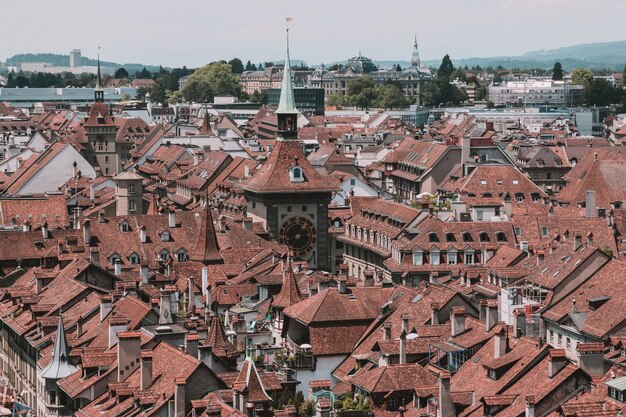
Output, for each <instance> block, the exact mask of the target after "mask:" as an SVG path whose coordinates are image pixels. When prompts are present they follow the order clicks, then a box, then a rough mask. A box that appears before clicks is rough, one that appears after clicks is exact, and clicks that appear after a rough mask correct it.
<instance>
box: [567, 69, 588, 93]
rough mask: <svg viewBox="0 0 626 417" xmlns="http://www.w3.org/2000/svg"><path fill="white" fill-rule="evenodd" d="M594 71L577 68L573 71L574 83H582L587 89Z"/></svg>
mask: <svg viewBox="0 0 626 417" xmlns="http://www.w3.org/2000/svg"><path fill="white" fill-rule="evenodd" d="M592 78H593V73H592V72H591V70H590V69H587V68H576V69H575V70H574V71H572V84H576V85H582V86H583V87H585V89H586V88H587V87H588V86H589V83H590V82H591V80H592Z"/></svg>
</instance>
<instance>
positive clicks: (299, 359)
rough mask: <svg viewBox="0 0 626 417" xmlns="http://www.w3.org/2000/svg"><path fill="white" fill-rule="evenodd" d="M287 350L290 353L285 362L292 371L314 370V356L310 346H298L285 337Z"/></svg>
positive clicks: (305, 344) (304, 344)
mask: <svg viewBox="0 0 626 417" xmlns="http://www.w3.org/2000/svg"><path fill="white" fill-rule="evenodd" d="M285 343H286V345H287V350H288V351H289V352H290V353H291V355H290V356H289V358H288V359H287V362H288V364H289V366H290V367H292V368H294V369H311V370H312V371H314V370H315V363H316V360H315V356H314V355H313V350H312V347H311V345H309V344H308V343H302V344H298V343H296V342H294V341H293V340H291V338H290V337H289V335H287V337H286V342H285Z"/></svg>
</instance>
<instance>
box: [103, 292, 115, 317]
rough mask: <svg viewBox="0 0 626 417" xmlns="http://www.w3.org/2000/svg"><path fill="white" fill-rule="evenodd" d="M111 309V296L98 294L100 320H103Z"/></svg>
mask: <svg viewBox="0 0 626 417" xmlns="http://www.w3.org/2000/svg"><path fill="white" fill-rule="evenodd" d="M112 309H113V302H112V301H111V296H110V295H109V294H105V295H102V296H100V321H104V319H105V318H106V317H107V316H108V315H109V313H110V312H111V310H112Z"/></svg>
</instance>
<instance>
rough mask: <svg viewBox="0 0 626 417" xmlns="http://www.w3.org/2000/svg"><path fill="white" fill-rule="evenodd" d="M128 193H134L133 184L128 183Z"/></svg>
mask: <svg viewBox="0 0 626 417" xmlns="http://www.w3.org/2000/svg"><path fill="white" fill-rule="evenodd" d="M128 194H130V195H133V194H135V184H128Z"/></svg>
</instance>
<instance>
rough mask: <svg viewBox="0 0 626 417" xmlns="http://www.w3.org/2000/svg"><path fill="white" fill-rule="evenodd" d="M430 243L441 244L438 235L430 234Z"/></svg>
mask: <svg viewBox="0 0 626 417" xmlns="http://www.w3.org/2000/svg"><path fill="white" fill-rule="evenodd" d="M428 241H429V242H431V243H432V242H439V238H438V237H437V233H429V234H428Z"/></svg>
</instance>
